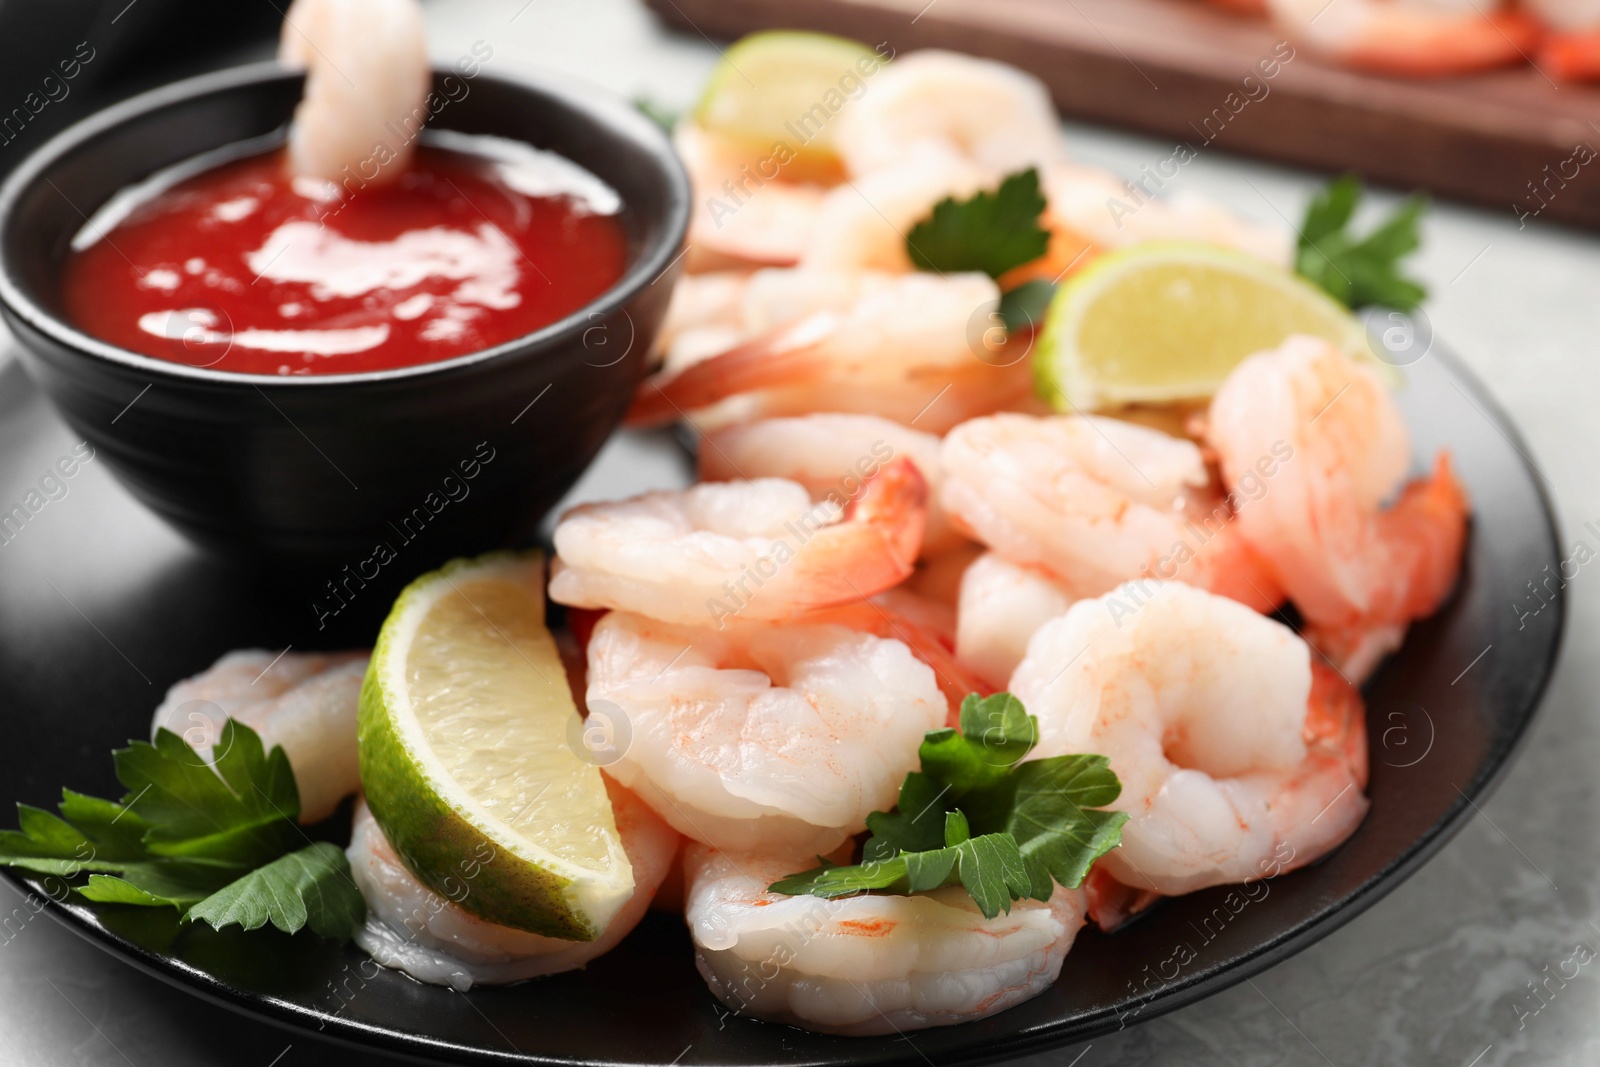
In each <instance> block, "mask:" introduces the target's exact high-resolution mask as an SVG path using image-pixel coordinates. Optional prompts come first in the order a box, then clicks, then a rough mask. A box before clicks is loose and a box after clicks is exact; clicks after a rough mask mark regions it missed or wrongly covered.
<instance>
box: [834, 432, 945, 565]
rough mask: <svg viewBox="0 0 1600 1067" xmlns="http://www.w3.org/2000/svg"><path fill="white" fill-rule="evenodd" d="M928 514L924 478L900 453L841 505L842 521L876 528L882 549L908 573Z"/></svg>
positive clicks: (919, 544) (920, 540)
mask: <svg viewBox="0 0 1600 1067" xmlns="http://www.w3.org/2000/svg"><path fill="white" fill-rule="evenodd" d="M927 514H928V482H927V479H925V478H923V476H922V471H921V470H919V469H918V468H917V465H916V464H915V463H913V462H912V461H911V460H910V459H907V458H906V457H904V456H902V457H900V458H899V459H896V460H892V461H890V462H889V463H887V464H885V465H884V467H883V468H882V469H881V470H879V471H878V473H877V474H876V475H874V476H873V477H871V478H869V479H867V483H866V485H865V487H864V488H863V489H862V491H861V495H860V496H858V497H856V498H855V499H854V500H852V501H850V503H849V504H847V505H845V509H844V520H843V521H845V522H852V521H854V522H863V523H866V524H867V525H868V526H869V527H871V528H872V529H873V530H875V531H877V532H879V534H880V535H881V536H882V538H883V545H884V553H885V555H886V556H887V557H888V559H889V560H890V561H891V562H892V563H893V565H894V567H895V569H896V570H903V571H904V572H905V573H904V574H902V575H901V576H900V580H902V581H903V580H904V579H906V578H909V577H911V572H912V570H913V569H914V568H915V567H916V564H917V553H919V552H920V551H921V550H922V531H923V528H924V526H925V525H926V520H927Z"/></svg>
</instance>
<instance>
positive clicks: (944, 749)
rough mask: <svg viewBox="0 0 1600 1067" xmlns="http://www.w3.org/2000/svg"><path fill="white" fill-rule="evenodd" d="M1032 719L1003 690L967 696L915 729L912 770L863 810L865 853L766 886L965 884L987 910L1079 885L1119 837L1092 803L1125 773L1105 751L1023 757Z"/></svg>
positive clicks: (837, 888) (855, 889)
mask: <svg viewBox="0 0 1600 1067" xmlns="http://www.w3.org/2000/svg"><path fill="white" fill-rule="evenodd" d="M1038 739H1039V724H1038V720H1036V719H1035V718H1034V717H1033V716H1032V715H1029V714H1028V713H1027V710H1026V709H1025V708H1024V707H1023V706H1022V702H1021V701H1019V700H1018V699H1017V698H1016V697H1014V696H1012V695H1011V694H1010V693H996V694H995V695H993V696H990V697H979V696H978V695H977V694H976V693H973V694H970V695H968V697H967V698H966V699H965V700H963V701H962V702H961V726H960V729H943V730H931V731H929V732H928V733H927V734H926V735H924V737H923V741H922V747H921V748H920V749H919V752H918V754H919V756H920V758H921V761H922V769H921V770H920V771H912V772H911V773H910V774H907V775H906V778H905V781H904V783H902V785H901V786H900V796H899V799H898V802H897V803H896V810H894V811H892V812H882V811H875V812H873V813H872V814H870V815H868V816H867V828H868V829H869V830H870V831H871V836H870V837H869V838H868V839H867V841H866V843H865V844H864V845H863V846H862V862H861V863H858V864H852V865H847V866H835V865H833V864H829V863H826V862H824V863H823V864H822V865H821V866H819V867H816V868H813V869H812V870H809V871H802V872H800V873H799V874H792V875H790V876H788V877H787V878H783V879H780V880H779V881H777V882H774V883H773V884H772V886H771V887H770V888H771V890H772V892H774V893H784V894H788V895H791V896H797V895H811V896H817V897H824V898H833V897H841V896H849V895H852V894H855V893H863V892H874V891H876V892H888V893H902V894H904V893H922V892H927V891H928V890H930V889H937V888H939V887H941V886H948V885H960V886H962V887H963V888H965V889H966V891H967V893H968V895H970V896H971V897H972V899H973V901H974V902H975V903H976V904H977V905H978V909H979V910H980V911H981V912H983V914H984V916H985V917H986V918H991V919H992V918H994V917H995V916H996V915H998V914H1000V913H1001V912H1002V911H1010V910H1011V905H1012V903H1013V902H1015V901H1018V900H1023V899H1026V898H1032V899H1034V900H1048V899H1049V898H1050V894H1051V893H1052V892H1053V891H1054V889H1055V883H1057V882H1059V883H1060V884H1061V885H1064V886H1067V887H1069V888H1070V887H1075V886H1077V885H1079V884H1081V883H1082V881H1083V879H1084V876H1085V875H1087V874H1088V872H1089V868H1090V867H1091V866H1092V865H1093V864H1094V862H1095V860H1097V859H1099V858H1100V857H1101V856H1103V855H1105V854H1106V853H1107V852H1109V851H1111V850H1112V849H1113V848H1115V847H1116V846H1117V844H1118V843H1119V842H1120V841H1121V839H1122V824H1123V823H1125V822H1126V821H1127V819H1128V816H1127V814H1126V813H1124V812H1120V811H1102V810H1097V809H1099V808H1102V807H1104V805H1106V804H1109V803H1111V802H1112V801H1114V800H1116V799H1117V796H1118V794H1119V793H1120V792H1121V791H1122V786H1121V783H1120V782H1118V781H1117V776H1116V775H1115V774H1114V773H1112V771H1111V767H1110V765H1109V764H1108V762H1107V761H1106V758H1105V757H1104V756H1087V755H1086V756H1055V757H1052V758H1050V759H1042V760H1033V761H1031V762H1026V763H1024V762H1023V757H1025V756H1026V755H1027V754H1028V753H1029V752H1030V751H1032V749H1033V747H1034V746H1035V745H1036V744H1037V743H1038Z"/></svg>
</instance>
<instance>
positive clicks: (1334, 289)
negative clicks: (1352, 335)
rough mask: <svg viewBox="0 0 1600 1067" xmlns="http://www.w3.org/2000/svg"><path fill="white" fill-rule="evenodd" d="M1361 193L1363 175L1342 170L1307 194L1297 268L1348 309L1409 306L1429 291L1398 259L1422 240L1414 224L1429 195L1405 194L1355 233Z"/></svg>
mask: <svg viewBox="0 0 1600 1067" xmlns="http://www.w3.org/2000/svg"><path fill="white" fill-rule="evenodd" d="M1361 197H1362V186H1361V179H1359V178H1357V177H1356V176H1355V175H1353V174H1346V175H1344V176H1343V177H1341V178H1335V179H1334V180H1333V181H1331V182H1329V183H1328V184H1327V186H1325V187H1324V188H1323V189H1322V191H1321V192H1319V193H1318V194H1317V195H1316V196H1314V197H1313V198H1312V199H1311V203H1310V205H1309V206H1308V207H1307V208H1306V217H1305V221H1304V222H1303V223H1302V224H1301V226H1300V240H1299V244H1298V247H1297V248H1296V249H1295V270H1296V271H1297V272H1298V273H1299V274H1300V275H1301V276H1302V277H1304V278H1306V279H1307V280H1309V281H1311V282H1312V283H1313V284H1315V285H1316V286H1318V287H1319V288H1321V289H1322V290H1323V291H1325V292H1326V293H1328V295H1330V296H1332V297H1333V298H1334V299H1335V300H1337V301H1339V302H1340V303H1342V304H1344V305H1345V306H1347V307H1349V308H1351V309H1352V310H1360V309H1361V308H1364V307H1368V306H1372V305H1377V306H1379V307H1387V308H1393V309H1394V310H1396V311H1411V310H1413V309H1415V308H1416V306H1417V305H1418V304H1420V303H1422V301H1423V299H1424V298H1425V297H1426V296H1427V295H1428V292H1427V290H1426V289H1424V288H1423V287H1422V285H1421V284H1420V283H1418V282H1416V281H1415V280H1413V279H1411V278H1407V277H1405V276H1404V275H1402V274H1401V273H1400V261H1401V260H1402V259H1404V258H1405V257H1406V256H1408V255H1410V254H1411V253H1412V252H1414V251H1416V250H1417V247H1418V246H1419V245H1420V244H1421V243H1422V242H1421V238H1420V236H1419V235H1418V233H1417V224H1418V222H1419V221H1420V220H1421V218H1422V213H1423V212H1424V211H1426V210H1427V209H1428V200H1427V198H1426V197H1424V196H1411V197H1407V198H1406V200H1405V201H1404V202H1402V203H1401V205H1400V206H1399V207H1398V208H1396V209H1395V210H1394V213H1393V214H1392V215H1390V216H1389V217H1388V218H1387V219H1385V220H1384V221H1383V222H1381V223H1379V224H1378V225H1377V226H1376V227H1374V228H1373V229H1372V230H1371V231H1370V232H1368V233H1367V235H1366V236H1365V237H1360V238H1357V237H1356V236H1355V235H1354V234H1352V233H1350V232H1349V226H1350V220H1351V219H1352V218H1353V217H1354V216H1355V212H1356V208H1357V206H1359V204H1360V203H1361Z"/></svg>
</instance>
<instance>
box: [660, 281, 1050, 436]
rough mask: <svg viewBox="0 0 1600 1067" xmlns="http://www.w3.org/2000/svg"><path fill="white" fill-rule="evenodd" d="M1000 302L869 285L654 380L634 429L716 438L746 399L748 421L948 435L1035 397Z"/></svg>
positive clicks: (741, 412) (935, 287) (989, 289)
mask: <svg viewBox="0 0 1600 1067" xmlns="http://www.w3.org/2000/svg"><path fill="white" fill-rule="evenodd" d="M796 273H799V272H796ZM815 273H820V272H813V274H815ZM832 277H834V278H835V279H838V278H839V277H840V276H839V275H832ZM752 284H754V283H752ZM999 298H1000V294H999V290H998V289H997V288H996V287H995V284H994V282H993V281H992V280H991V279H989V278H988V277H986V276H985V275H982V274H950V275H945V276H938V275H933V274H907V275H900V276H889V277H883V276H881V275H879V276H873V275H867V276H864V277H862V278H861V279H860V287H859V289H858V290H856V294H855V295H854V296H849V295H845V293H843V292H839V291H832V292H830V295H829V297H828V299H829V300H833V299H837V300H838V303H836V304H834V305H833V306H824V307H822V308H821V309H819V310H815V311H811V312H810V313H808V314H806V315H805V316H804V317H802V318H798V319H795V320H790V321H788V322H784V323H780V324H778V325H776V326H774V327H772V328H770V329H767V330H766V331H765V332H762V333H759V334H757V335H756V336H754V337H753V338H751V339H750V340H747V341H745V342H744V343H742V344H739V345H737V346H736V347H734V348H731V349H729V350H728V351H725V352H722V353H719V354H718V355H715V356H711V357H710V358H706V359H701V360H699V361H698V362H695V363H693V364H691V365H689V366H687V367H684V368H683V369H681V370H678V371H667V372H664V373H663V374H660V375H657V376H656V377H654V378H651V379H650V380H649V381H647V382H645V384H644V385H642V386H641V387H640V389H639V393H638V395H637V396H636V397H635V398H634V403H633V407H632V409H631V410H630V412H629V419H630V421H632V422H634V423H635V424H650V423H658V422H665V421H671V420H673V419H677V418H680V417H683V416H685V415H689V414H690V413H695V414H694V418H695V419H696V421H697V422H698V423H699V424H700V425H701V426H702V428H705V427H707V426H708V425H712V426H714V425H718V424H719V420H716V419H713V420H710V421H709V423H708V422H707V421H704V420H702V419H701V418H700V413H701V412H703V411H704V410H705V409H710V408H712V407H713V405H719V404H722V403H724V402H727V401H730V400H731V399H735V398H736V399H737V400H738V401H741V402H742V406H741V407H740V408H739V409H738V411H737V417H738V419H739V420H741V421H748V420H749V419H753V418H762V417H775V416H782V415H799V414H811V413H813V412H822V411H832V412H845V413H866V414H875V415H881V416H883V417H884V418H888V419H893V420H894V421H896V422H901V423H904V424H907V425H910V424H915V425H916V426H917V427H918V428H919V429H923V430H926V431H927V432H930V433H938V432H941V431H942V430H944V429H948V428H949V427H950V426H952V425H954V424H955V423H957V422H960V421H962V420H964V419H967V418H971V417H972V416H973V415H975V414H983V413H987V412H991V411H995V410H998V409H1000V408H1002V407H1006V406H1008V405H1011V404H1014V403H1016V402H1018V401H1021V400H1022V399H1023V398H1025V397H1028V396H1030V395H1031V394H1032V382H1031V376H1030V373H1029V370H1028V367H1027V364H1026V361H1025V360H1022V359H1012V358H1011V357H1010V356H1008V355H1006V354H1005V353H1004V349H1003V348H1002V347H1001V343H1000V342H998V341H997V340H996V339H995V338H994V337H993V336H992V334H993V331H992V330H990V329H989V328H988V327H989V325H990V315H992V314H993V312H994V310H995V309H996V308H997V307H998V306H999ZM819 302H821V301H819ZM720 421H721V422H726V421H728V420H727V419H723V420H720Z"/></svg>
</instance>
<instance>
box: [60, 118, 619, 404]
mask: <svg viewBox="0 0 1600 1067" xmlns="http://www.w3.org/2000/svg"><path fill="white" fill-rule="evenodd" d="M517 147H519V148H520V151H521V155H520V156H518V155H516V154H510V155H507V156H505V157H504V158H501V157H500V156H488V155H478V154H475V153H468V152H460V151H454V150H448V149H443V148H428V147H424V148H420V149H419V150H418V151H417V154H416V156H415V158H414V159H413V161H412V162H411V165H410V167H409V168H408V169H407V171H406V172H405V173H404V174H403V175H401V176H400V177H399V178H398V179H397V180H395V181H393V182H390V183H389V184H387V185H382V186H377V185H373V186H369V187H367V188H363V189H360V190H354V191H349V190H347V191H343V192H341V191H340V190H337V189H335V188H334V187H332V186H330V185H327V184H326V183H319V182H315V181H309V182H308V181H307V180H306V179H291V177H290V175H289V173H288V171H287V168H286V165H285V160H284V155H283V153H282V152H281V151H275V152H271V153H268V154H265V155H256V156H251V157H248V158H244V159H238V160H235V161H233V162H229V163H225V164H223V165H221V166H218V167H216V168H215V169H212V170H207V171H204V172H202V173H200V174H197V175H194V176H193V177H189V178H187V179H185V180H183V181H180V182H178V183H177V184H174V185H171V186H170V187H168V188H165V189H163V190H162V191H160V192H157V193H155V194H153V195H151V196H149V197H148V198H146V199H142V200H139V201H137V202H136V203H135V206H133V207H132V209H131V210H130V211H128V212H127V213H126V214H125V215H124V217H122V218H121V219H120V220H116V221H115V222H114V224H112V225H110V226H109V228H105V227H104V226H96V225H95V224H93V223H91V225H90V226H89V227H88V228H86V229H85V231H84V233H83V234H81V235H80V240H79V241H77V242H75V246H81V247H80V250H79V251H78V252H77V253H76V254H74V255H73V256H72V257H71V258H70V260H69V261H68V263H67V265H66V269H65V285H64V296H65V303H66V313H67V315H68V317H69V318H70V319H71V320H72V321H73V322H74V323H75V324H76V325H77V326H78V327H79V328H80V329H82V330H83V331H84V332H86V333H89V334H91V335H93V336H95V337H98V338H100V339H102V340H105V341H109V342H111V343H112V344H115V345H119V346H121V347H123V348H127V349H132V350H133V351H135V352H141V353H143V354H145V355H148V356H155V357H157V358H160V359H166V360H171V361H173V362H178V363H186V364H189V365H190V366H199V367H213V368H215V369H217V370H224V371H237V372H241V373H249V374H346V373H351V372H357V371H371V370H382V369H386V368H391V367H405V366H411V365H414V364H419V363H432V362H436V361H438V360H442V359H449V358H451V357H452V356H459V355H463V354H465V353H468V352H476V351H479V350H481V349H485V348H489V347H491V346H493V345H497V344H500V343H501V342H504V341H508V340H511V339H513V338H516V337H520V336H522V335H524V334H527V333H530V332H532V331H534V330H536V329H538V328H539V327H541V326H545V325H547V324H549V323H551V322H554V321H556V320H557V319H560V318H562V317H564V316H566V315H567V314H569V313H571V312H573V311H576V310H577V309H579V308H581V307H583V306H584V305H585V304H587V303H589V302H590V301H592V300H594V299H595V298H596V297H598V296H599V295H600V294H601V293H603V292H605V291H606V290H607V289H609V288H610V287H611V286H612V285H613V284H614V283H615V282H616V281H617V279H619V278H620V277H621V276H622V272H623V269H624V267H625V265H626V258H627V239H626V235H625V234H624V232H623V228H622V224H621V222H620V220H619V217H618V212H619V211H620V208H621V205H620V203H619V202H618V201H617V199H616V194H615V193H614V192H612V191H611V190H610V189H609V188H607V187H606V186H605V185H603V184H602V183H600V182H599V181H598V180H597V179H595V178H594V177H593V176H592V175H589V174H588V173H587V172H585V171H582V170H581V169H579V168H578V167H576V165H574V164H572V163H570V162H568V161H566V160H563V159H560V158H559V157H554V156H551V155H549V154H548V153H539V152H535V151H533V150H532V149H528V148H526V147H524V146H517Z"/></svg>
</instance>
